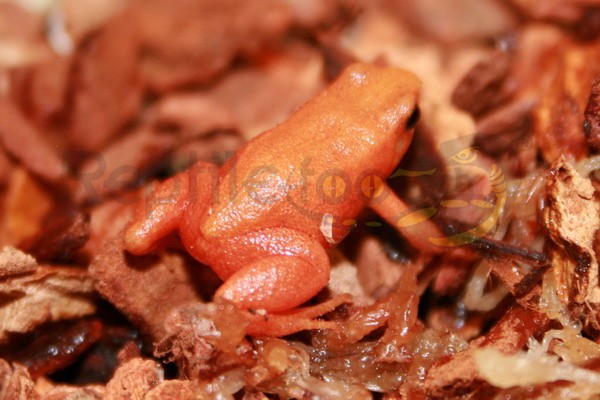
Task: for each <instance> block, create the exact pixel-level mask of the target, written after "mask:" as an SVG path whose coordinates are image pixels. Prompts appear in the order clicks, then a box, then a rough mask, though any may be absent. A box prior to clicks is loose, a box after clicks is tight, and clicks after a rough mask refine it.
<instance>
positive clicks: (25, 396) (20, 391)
mask: <svg viewBox="0 0 600 400" xmlns="http://www.w3.org/2000/svg"><path fill="white" fill-rule="evenodd" d="M0 399H7V400H8V399H10V400H39V399H41V397H40V395H39V394H38V393H37V392H36V390H35V384H34V383H33V381H32V380H31V377H30V376H29V373H28V372H27V370H26V369H25V368H24V367H22V366H20V365H10V364H9V363H7V362H6V361H4V360H1V359H0Z"/></svg>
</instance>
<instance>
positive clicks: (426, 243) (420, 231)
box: [369, 184, 444, 254]
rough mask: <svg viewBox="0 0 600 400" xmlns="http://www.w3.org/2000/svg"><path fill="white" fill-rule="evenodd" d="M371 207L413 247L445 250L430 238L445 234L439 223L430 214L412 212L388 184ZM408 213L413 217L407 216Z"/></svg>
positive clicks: (435, 251) (431, 250)
mask: <svg viewBox="0 0 600 400" xmlns="http://www.w3.org/2000/svg"><path fill="white" fill-rule="evenodd" d="M369 207H370V208H371V209H373V211H375V212H376V213H377V214H379V216H380V217H382V218H383V219H384V220H385V221H386V222H387V223H388V224H390V225H392V226H393V227H394V228H395V229H396V230H397V231H398V232H399V233H400V234H401V235H402V236H403V237H404V238H405V239H406V240H407V241H408V242H409V243H410V244H411V245H412V246H413V247H415V248H417V249H419V250H422V251H425V252H429V253H434V254H437V253H440V252H441V251H443V250H444V249H443V248H442V247H440V246H438V245H436V244H434V243H433V242H432V241H431V240H430V239H433V238H439V237H442V236H443V234H442V231H441V230H440V229H439V228H438V227H437V225H435V224H434V223H433V222H431V220H429V217H430V215H426V214H424V213H421V214H419V213H412V212H411V211H412V209H411V207H409V206H408V205H407V204H406V203H405V202H404V201H403V200H402V199H401V198H400V197H398V196H397V195H396V193H394V191H393V190H392V189H391V188H390V187H389V186H388V185H386V184H384V185H383V191H382V194H381V195H380V196H378V197H377V198H376V199H374V200H373V202H372V203H371V204H369ZM407 215H410V217H411V218H407V217H406V216H407Z"/></svg>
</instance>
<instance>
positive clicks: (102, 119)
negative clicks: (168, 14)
mask: <svg viewBox="0 0 600 400" xmlns="http://www.w3.org/2000/svg"><path fill="white" fill-rule="evenodd" d="M137 32H138V30H137V26H136V24H135V18H134V16H133V15H132V14H131V12H130V10H129V9H128V8H126V9H125V11H123V12H122V13H121V14H120V15H119V16H118V17H115V18H113V19H112V20H111V21H110V22H109V23H108V24H107V25H106V26H104V28H103V29H102V30H101V31H100V32H99V33H98V35H97V36H96V37H94V38H91V39H90V41H89V42H88V43H86V44H85V45H84V46H83V47H82V48H81V49H80V52H79V55H78V61H77V64H76V66H75V69H76V74H75V77H74V78H73V82H71V87H73V88H74V93H73V94H72V107H71V115H70V127H69V140H70V142H71V150H83V151H98V150H100V149H101V147H102V146H104V145H105V144H106V143H107V141H108V140H109V139H110V138H111V137H113V136H114V135H115V134H116V133H117V132H118V131H119V129H120V128H122V127H123V125H124V124H125V123H126V122H128V121H129V120H131V119H132V118H133V117H134V116H135V115H136V113H137V112H138V109H139V106H140V102H141V99H142V85H141V80H140V74H139V69H138V57H139V41H138V34H137Z"/></svg>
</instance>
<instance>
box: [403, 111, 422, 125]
mask: <svg viewBox="0 0 600 400" xmlns="http://www.w3.org/2000/svg"><path fill="white" fill-rule="evenodd" d="M420 119H421V110H420V109H419V107H415V109H414V110H413V112H412V114H410V117H408V120H407V121H406V129H407V130H411V129H413V128H414V127H415V126H416V125H417V123H418V122H419V120H420Z"/></svg>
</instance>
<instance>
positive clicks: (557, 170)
mask: <svg viewBox="0 0 600 400" xmlns="http://www.w3.org/2000/svg"><path fill="white" fill-rule="evenodd" d="M546 204H547V206H546V208H545V209H544V219H543V223H544V226H545V228H546V230H547V231H548V233H549V236H550V238H551V240H552V242H553V243H554V248H553V251H552V257H553V266H554V275H555V279H556V287H557V288H558V293H557V294H558V297H559V298H560V300H561V301H562V302H563V303H564V304H565V305H567V306H568V307H569V308H570V309H571V310H572V312H573V313H574V314H575V317H579V318H581V319H582V320H583V322H584V324H585V326H586V328H588V329H591V330H592V331H594V332H598V331H600V317H599V316H598V315H599V314H598V313H599V311H600V285H599V284H598V282H599V265H598V258H597V254H596V252H595V250H594V245H595V240H596V235H597V232H598V231H599V230H600V202H599V201H598V199H597V197H596V196H595V190H594V186H593V185H592V182H591V181H590V180H589V179H586V178H583V177H581V176H580V175H579V174H578V173H577V172H576V171H575V170H574V168H573V167H572V166H571V165H570V164H569V163H568V162H567V161H566V160H565V158H562V157H561V158H560V159H559V160H557V162H556V163H554V164H553V166H552V168H551V170H550V173H549V176H548V180H547V184H546Z"/></svg>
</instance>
